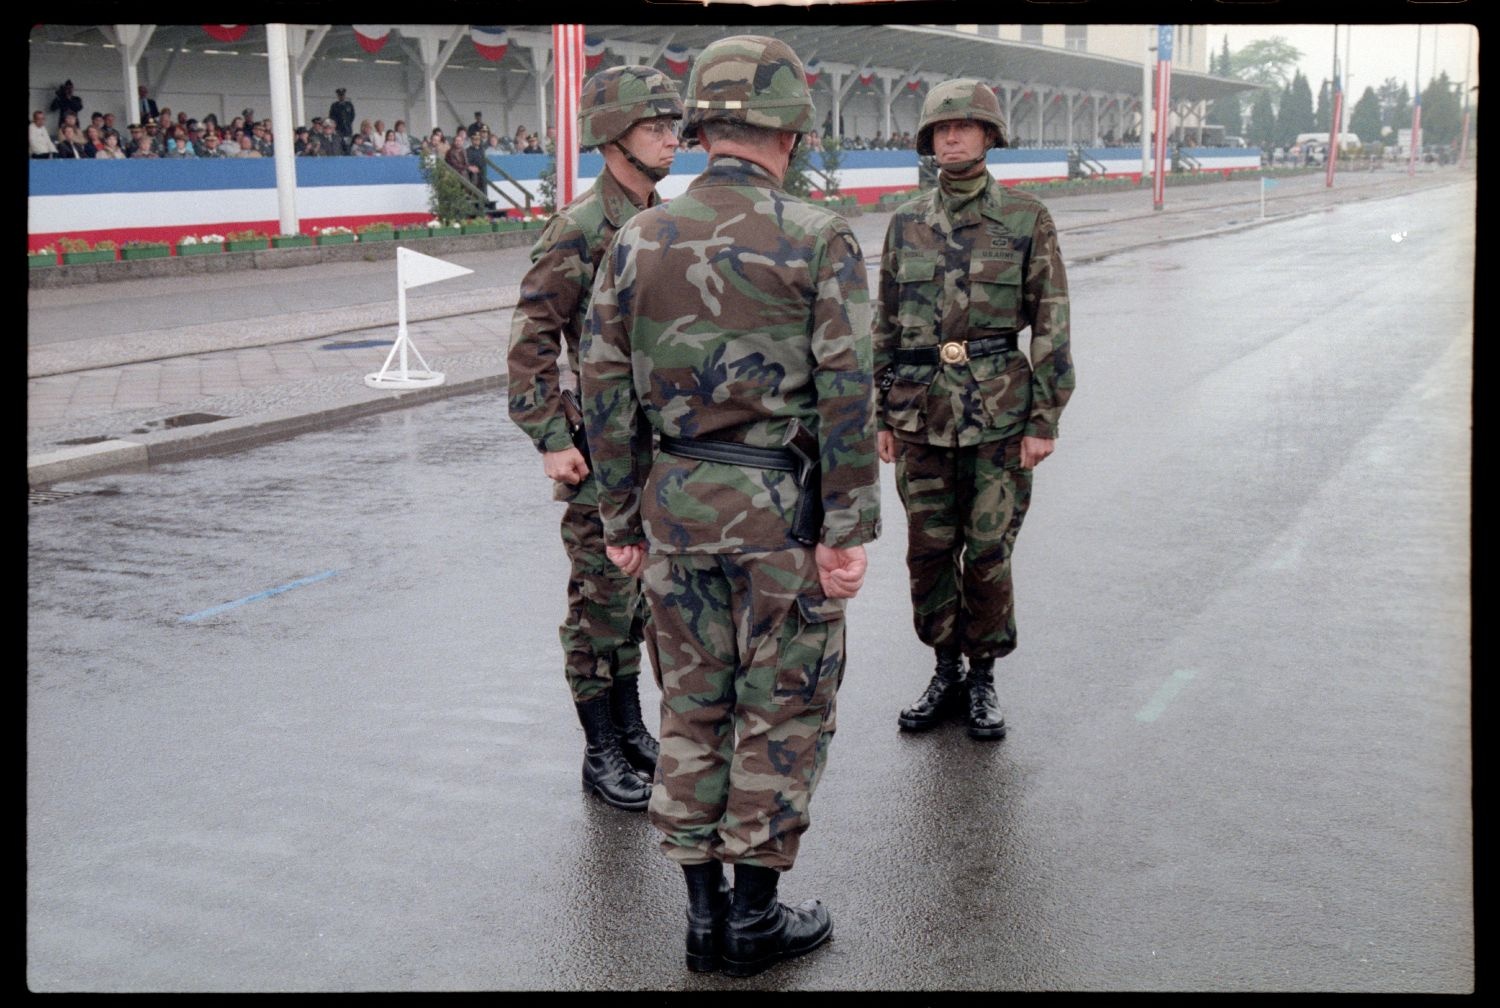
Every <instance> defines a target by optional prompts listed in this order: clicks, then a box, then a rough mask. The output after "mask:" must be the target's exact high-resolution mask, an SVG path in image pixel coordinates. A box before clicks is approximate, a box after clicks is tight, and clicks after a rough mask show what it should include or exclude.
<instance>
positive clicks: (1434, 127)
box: [1422, 71, 1464, 144]
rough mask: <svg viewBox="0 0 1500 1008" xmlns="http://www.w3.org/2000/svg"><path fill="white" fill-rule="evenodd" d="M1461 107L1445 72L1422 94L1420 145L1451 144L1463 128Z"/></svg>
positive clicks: (1455, 91)
mask: <svg viewBox="0 0 1500 1008" xmlns="http://www.w3.org/2000/svg"><path fill="white" fill-rule="evenodd" d="M1463 114H1464V110H1463V105H1462V103H1461V100H1460V98H1459V96H1458V92H1457V89H1456V88H1455V87H1454V86H1453V83H1452V82H1451V81H1450V80H1448V74H1447V72H1446V71H1444V72H1443V73H1440V74H1439V75H1438V76H1437V77H1435V78H1433V79H1432V80H1431V81H1430V82H1428V84H1427V89H1426V90H1425V91H1423V92H1422V143H1424V144H1429V143H1431V144H1451V143H1453V142H1454V141H1455V140H1457V139H1458V133H1459V130H1461V129H1462V128H1463Z"/></svg>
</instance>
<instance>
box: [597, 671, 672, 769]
mask: <svg viewBox="0 0 1500 1008" xmlns="http://www.w3.org/2000/svg"><path fill="white" fill-rule="evenodd" d="M617 664H618V662H617ZM609 714H610V719H611V720H612V721H613V722H614V725H615V732H616V734H618V735H619V736H620V751H621V752H623V753H624V754H625V758H626V759H627V760H629V761H630V765H631V766H632V767H634V768H635V769H636V770H639V771H641V772H642V773H643V774H645V775H646V779H647V780H650V779H651V775H652V774H654V773H655V772H656V757H657V756H658V755H660V753H661V747H660V746H658V745H657V744H656V739H654V738H652V737H651V730H650V729H648V728H647V727H646V722H645V721H643V720H641V694H640V676H638V675H633V676H629V677H628V678H625V679H619V678H617V679H615V681H614V685H613V686H611V687H610V688H609Z"/></svg>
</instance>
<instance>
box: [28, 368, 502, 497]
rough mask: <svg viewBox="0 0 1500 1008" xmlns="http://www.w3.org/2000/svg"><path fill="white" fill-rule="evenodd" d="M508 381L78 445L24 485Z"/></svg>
mask: <svg viewBox="0 0 1500 1008" xmlns="http://www.w3.org/2000/svg"><path fill="white" fill-rule="evenodd" d="M504 382H505V375H504V374H503V373H500V374H485V375H479V376H477V377H472V378H465V379H461V380H458V381H451V382H445V383H444V384H442V385H436V386H432V387H430V388H419V389H401V390H396V391H387V390H381V389H372V388H369V387H365V388H362V389H357V390H355V391H353V392H350V393H349V394H348V395H345V396H338V397H332V398H328V399H325V400H324V401H323V403H322V404H321V405H320V406H319V408H318V409H316V410H305V409H287V410H278V411H274V412H270V413H261V414H257V415H255V416H249V417H230V418H228V419H225V420H216V421H213V422H211V423H205V424H198V425H195V426H192V427H181V428H177V429H174V430H163V431H153V432H151V433H148V434H141V435H138V436H131V437H127V438H116V439H112V440H108V441H101V442H99V443H97V444H90V445H78V446H75V447H70V448H64V449H61V450H59V451H55V452H47V453H46V454H43V455H33V456H32V457H30V458H28V459H27V460H26V483H27V486H28V488H30V489H36V488H37V487H39V486H45V485H47V484H50V483H56V482H60V481H62V480H76V479H83V478H87V477H91V476H102V475H105V474H107V473H114V472H121V471H125V470H136V469H143V468H147V467H149V466H152V465H156V464H159V463H162V462H176V461H181V460H184V459H189V458H197V457H200V456H204V455H215V454H220V453H229V452H236V451H241V450H243V449H246V448H253V447H256V446H258V445H263V444H268V443H270V442H272V441H280V440H285V439H287V438H291V437H295V436H297V435H298V434H305V433H308V432H309V431H314V430H321V429H323V428H325V427H328V426H330V425H334V424H340V423H347V422H349V421H351V420H357V419H360V418H362V417H367V416H373V415H375V414H377V413H385V412H388V411H390V410H397V409H405V408H407V407H410V406H420V405H422V404H424V403H429V402H434V401H437V400H439V399H446V398H449V397H451V396H460V395H469V394H472V393H474V392H483V391H485V390H487V389H491V388H496V387H498V386H500V385H502V384H504Z"/></svg>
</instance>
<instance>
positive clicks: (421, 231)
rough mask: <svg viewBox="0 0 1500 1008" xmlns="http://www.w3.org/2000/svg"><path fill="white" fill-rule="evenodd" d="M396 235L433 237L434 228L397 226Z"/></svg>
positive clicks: (402, 236) (401, 236)
mask: <svg viewBox="0 0 1500 1008" xmlns="http://www.w3.org/2000/svg"><path fill="white" fill-rule="evenodd" d="M396 237H397V238H430V237H432V229H431V228H424V227H408V228H397V229H396Z"/></svg>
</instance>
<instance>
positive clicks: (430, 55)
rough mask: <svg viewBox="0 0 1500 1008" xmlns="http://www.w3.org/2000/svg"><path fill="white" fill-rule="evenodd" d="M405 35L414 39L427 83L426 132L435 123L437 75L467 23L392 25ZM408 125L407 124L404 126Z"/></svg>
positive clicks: (446, 62)
mask: <svg viewBox="0 0 1500 1008" xmlns="http://www.w3.org/2000/svg"><path fill="white" fill-rule="evenodd" d="M394 30H395V31H399V32H400V33H401V34H402V35H403V36H404V37H406V38H409V39H414V40H416V43H417V52H418V54H419V55H420V57H421V60H422V76H423V78H424V80H425V81H426V84H427V127H426V129H424V130H422V134H423V135H424V136H425V135H426V134H427V133H428V132H429V131H431V129H432V128H433V127H434V126H436V125H437V124H438V114H437V79H438V75H439V74H441V73H442V72H443V68H444V67H445V66H447V65H448V61H449V60H450V59H452V58H453V53H454V50H455V49H457V47H458V43H459V42H460V41H462V40H463V37H464V35H465V34H467V32H468V30H469V26H468V25H453V26H452V27H451V29H450V28H449V27H448V26H447V25H397V26H396V27H395V29H394ZM407 128H408V129H410V126H408V127H407Z"/></svg>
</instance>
